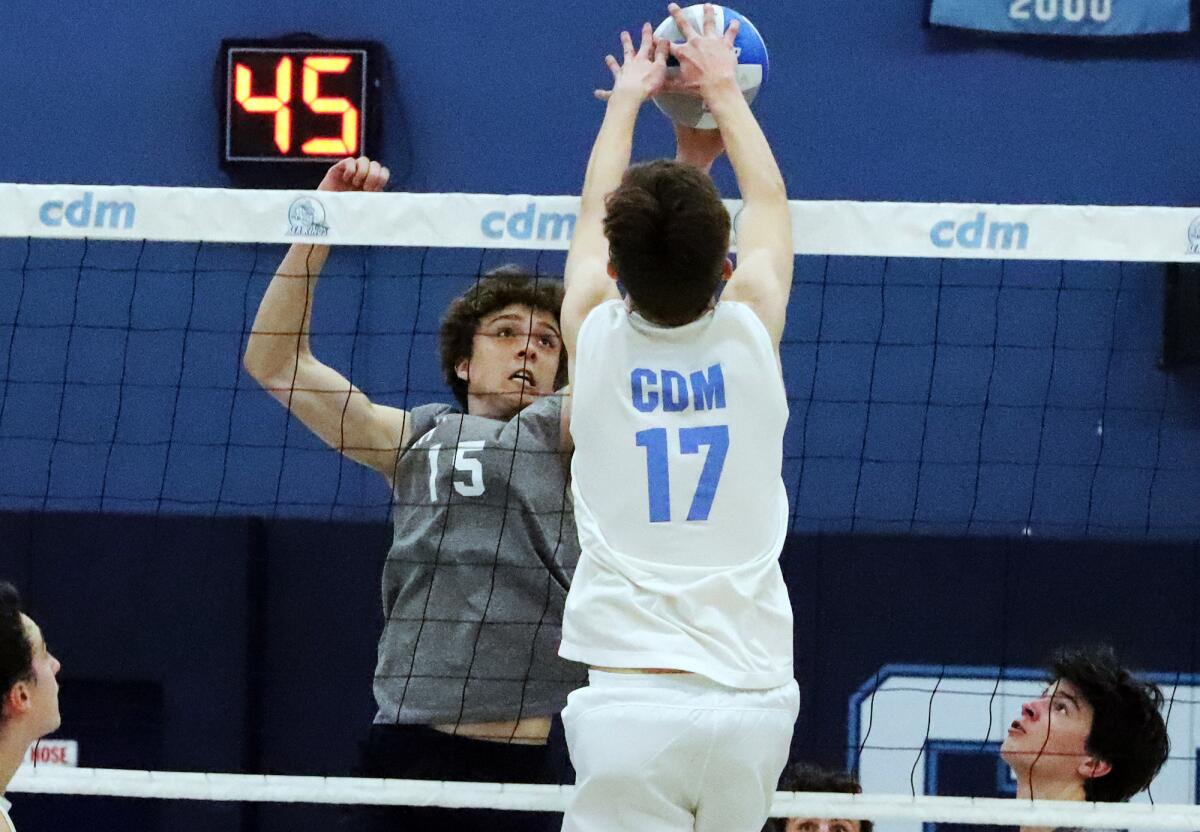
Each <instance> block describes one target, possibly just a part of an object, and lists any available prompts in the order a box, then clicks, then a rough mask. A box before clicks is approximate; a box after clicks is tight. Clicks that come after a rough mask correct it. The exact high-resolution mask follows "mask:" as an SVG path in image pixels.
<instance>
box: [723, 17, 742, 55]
mask: <svg viewBox="0 0 1200 832" xmlns="http://www.w3.org/2000/svg"><path fill="white" fill-rule="evenodd" d="M741 30H742V21H740V20H738V19H737V18H734V19H733V20H731V21H729V28H728V29H726V30H725V43H726V44H727V45H728V46H729V48H730V49H732V48H733V43H734V41H736V40H737V36H738V32H740V31H741Z"/></svg>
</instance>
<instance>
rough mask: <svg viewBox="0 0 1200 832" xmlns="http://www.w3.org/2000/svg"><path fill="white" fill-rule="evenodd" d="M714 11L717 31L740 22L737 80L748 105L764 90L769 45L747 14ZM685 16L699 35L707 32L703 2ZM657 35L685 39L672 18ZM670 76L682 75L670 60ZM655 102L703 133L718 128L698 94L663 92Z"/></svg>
mask: <svg viewBox="0 0 1200 832" xmlns="http://www.w3.org/2000/svg"><path fill="white" fill-rule="evenodd" d="M714 11H715V12H716V16H717V31H718V32H724V31H725V30H726V29H728V28H729V24H730V23H732V22H733V21H734V20H738V21H741V29H740V30H739V31H738V35H737V40H735V41H734V42H733V48H734V51H735V52H736V53H737V56H738V68H737V81H738V86H739V87H740V88H741V90H742V95H744V96H746V102H747V103H752V102H753V101H754V99H755V97H756V96H757V95H758V91H759V90H761V89H762V85H763V84H764V83H765V82H766V80H767V68H768V65H769V62H768V60H767V45H766V44H765V43H764V42H763V39H762V35H760V34H759V33H758V29H755V28H754V24H753V23H751V22H750V21H749V20H747V19H746V18H745V16H744V15H740V14H738V13H737V12H735V11H734V10H733V9H730V8H727V7H725V6H716V7H714ZM683 14H684V16H685V17H686V18H687V20H688V22H689V23H691V24H692V26H693V27H694V28H695V30H696V31H697V32H703V31H704V4H703V3H699V4H697V5H695V6H688V7H687V8H685V9H684V10H683ZM654 36H655V37H657V38H667V39H668V40H670V41H673V42H675V43H682V42H683V40H684V37H683V34H682V33H681V32H680V31H679V27H678V26H676V25H675V21H674V19H672V18H670V17H668V18H667V19H666V20H664V21H663V22H662V23H661V24H660V25H659V27H658V28H657V29H656V30H655V31H654ZM667 74H668V75H669V76H670V77H673V78H674V77H678V76H679V64H678V62H676V60H675V59H674V58H671V59H670V61H669V67H668V69H667ZM654 103H655V104H657V105H658V109H660V110H662V111H663V112H664V113H666V114H667V115H668V116H670V117H671V118H672V119H673V120H675V121H677V122H679V123H680V124H686V125H688V126H690V127H699V128H701V129H704V130H712V129H713V128H715V127H716V126H717V123H716V121H714V120H713V117H712V115H711V114H710V113H709V112H708V110H707V109H706V108H705V106H704V101H703V100H702V99H701V98H700V96H699V95H695V94H693V95H688V94H686V93H673V92H664V93H660V94H658V95H656V96H655V97H654Z"/></svg>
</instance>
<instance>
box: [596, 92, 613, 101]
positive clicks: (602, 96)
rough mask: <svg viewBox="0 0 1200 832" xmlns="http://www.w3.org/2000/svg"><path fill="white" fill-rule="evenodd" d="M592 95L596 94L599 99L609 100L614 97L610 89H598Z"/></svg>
mask: <svg viewBox="0 0 1200 832" xmlns="http://www.w3.org/2000/svg"><path fill="white" fill-rule="evenodd" d="M592 95H594V96H595V97H596V99H597V100H598V101H607V100H608V99H610V98H612V92H611V91H610V90H596V91H595V92H593V93H592Z"/></svg>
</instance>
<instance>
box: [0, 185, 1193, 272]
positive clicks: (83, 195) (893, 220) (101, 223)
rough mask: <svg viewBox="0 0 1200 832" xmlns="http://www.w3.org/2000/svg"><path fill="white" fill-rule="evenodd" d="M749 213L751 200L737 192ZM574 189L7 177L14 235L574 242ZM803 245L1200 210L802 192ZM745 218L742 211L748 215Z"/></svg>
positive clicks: (1168, 245)
mask: <svg viewBox="0 0 1200 832" xmlns="http://www.w3.org/2000/svg"><path fill="white" fill-rule="evenodd" d="M726 204H727V205H728V206H729V210H730V212H731V213H732V214H734V216H735V217H736V215H737V213H738V210H739V208H740V203H738V202H737V201H733V200H729V201H727V203H726ZM578 207H579V200H578V198H576V197H571V196H529V195H507V196H497V195H488V194H409V193H395V194H358V193H319V194H318V193H314V192H302V191H252V190H244V191H242V190H224V189H217V188H155V187H113V186H98V185H16V184H2V183H0V237H49V238H64V239H72V238H75V239H78V238H89V239H104V240H161V241H198V240H203V241H207V242H213V243H291V242H321V243H329V244H331V245H391V246H441V247H456V248H481V249H534V250H542V251H553V250H559V251H562V250H565V249H566V248H567V246H568V245H569V243H570V236H571V231H572V230H573V228H574V225H575V215H576V212H577V211H578ZM792 217H793V224H794V226H795V240H796V253H797V254H816V255H821V254H839V255H853V256H870V257H928V258H970V259H976V258H994V257H997V256H1002V257H1004V258H1006V259H1024V260H1089V261H1106V262H1117V261H1126V262H1141V263H1151V262H1165V263H1173V262H1184V261H1200V209H1195V208H1154V207H1150V208H1147V207H1138V208H1130V207H1105V206H1087V205H1078V206H1076V205H970V204H960V203H904V202H873V203H872V202H836V201H835V202H813V201H794V202H792ZM735 227H736V221H735Z"/></svg>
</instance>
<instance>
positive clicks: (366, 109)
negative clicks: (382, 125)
mask: <svg viewBox="0 0 1200 832" xmlns="http://www.w3.org/2000/svg"><path fill="white" fill-rule="evenodd" d="M380 56H381V50H380V49H379V47H378V46H377V45H376V44H373V43H368V42H359V43H350V42H326V41H317V40H312V39H307V38H306V39H304V40H295V39H290V38H289V39H284V40H278V41H264V40H257V41H225V42H224V43H222V45H221V54H220V61H219V63H220V68H219V76H220V77H221V78H222V80H223V83H222V89H221V113H222V119H221V128H222V129H221V144H220V147H221V150H220V161H221V164H222V166H224V167H225V168H226V169H227V170H228V171H230V172H231V173H234V174H244V175H252V174H254V173H256V172H258V173H262V174H265V175H267V176H270V175H272V174H275V175H281V176H283V177H284V178H286V179H294V177H288V176H286V171H287V169H289V168H295V169H297V172H298V171H303V170H307V171H308V172H310V173H311V171H313V170H316V169H320V170H323V169H324V168H326V167H328V166H329V165H330V164H332V163H333V162H335V161H337V160H338V159H343V158H345V157H347V156H363V155H367V156H374V155H376V151H377V148H376V147H375V144H376V141H377V138H378V134H379V129H378V121H379V118H380V113H379V112H378V109H379V108H378V101H379V75H380V69H381V68H380V66H379V63H380ZM285 184H286V183H285Z"/></svg>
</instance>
